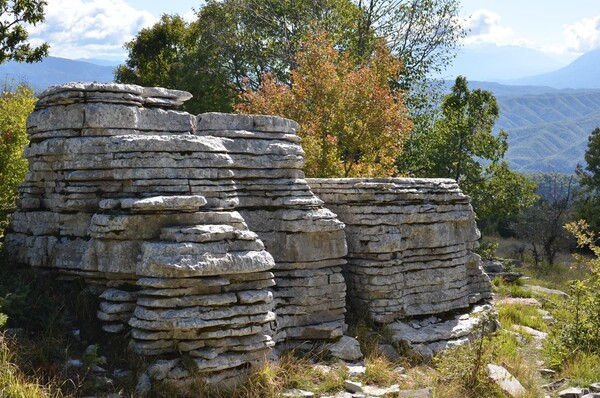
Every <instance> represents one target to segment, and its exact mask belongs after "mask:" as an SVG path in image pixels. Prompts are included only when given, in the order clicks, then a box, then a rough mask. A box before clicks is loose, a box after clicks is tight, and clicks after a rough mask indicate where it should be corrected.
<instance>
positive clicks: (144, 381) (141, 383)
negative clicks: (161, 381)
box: [135, 373, 152, 397]
mask: <svg viewBox="0 0 600 398" xmlns="http://www.w3.org/2000/svg"><path fill="white" fill-rule="evenodd" d="M151 390H152V380H151V379H150V376H148V373H142V375H141V376H140V377H139V378H138V381H137V384H136V386H135V396H136V397H146V396H148V394H150V391H151Z"/></svg>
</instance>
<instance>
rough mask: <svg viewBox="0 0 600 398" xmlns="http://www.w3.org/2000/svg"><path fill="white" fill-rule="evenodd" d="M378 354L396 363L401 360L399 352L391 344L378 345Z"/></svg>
mask: <svg viewBox="0 0 600 398" xmlns="http://www.w3.org/2000/svg"><path fill="white" fill-rule="evenodd" d="M377 352H378V353H379V354H381V355H383V356H384V357H385V358H386V359H387V360H388V361H391V362H395V361H397V360H399V359H400V355H399V354H398V351H396V349H395V348H394V347H393V346H392V345H391V344H379V345H377Z"/></svg>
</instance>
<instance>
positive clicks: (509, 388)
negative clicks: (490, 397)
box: [487, 364, 527, 398]
mask: <svg viewBox="0 0 600 398" xmlns="http://www.w3.org/2000/svg"><path fill="white" fill-rule="evenodd" d="M487 369H488V375H489V378H490V380H491V381H493V382H494V383H496V384H497V385H498V387H500V389H502V391H504V392H505V393H506V394H508V395H510V396H511V397H515V398H516V397H519V396H521V395H524V394H525V393H526V392H527V391H526V390H525V388H524V387H523V386H522V385H521V383H520V382H519V380H517V379H516V378H515V377H514V376H513V375H511V374H510V373H509V372H508V371H507V370H506V369H504V368H503V367H502V366H498V365H494V364H488V365H487Z"/></svg>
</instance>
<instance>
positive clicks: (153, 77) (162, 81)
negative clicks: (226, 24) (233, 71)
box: [115, 6, 235, 113]
mask: <svg viewBox="0 0 600 398" xmlns="http://www.w3.org/2000/svg"><path fill="white" fill-rule="evenodd" d="M204 12H205V13H210V12H212V8H210V7H208V6H207V7H206V8H205V9H204ZM218 20H219V18H217V17H216V16H211V17H210V18H201V19H198V20H197V21H195V22H192V23H188V22H186V21H184V19H183V18H181V17H180V16H178V15H163V16H162V17H161V19H160V21H158V22H157V23H156V24H154V25H153V26H152V27H150V28H146V29H142V30H141V31H140V32H139V33H138V35H137V37H136V38H135V39H133V40H131V41H129V42H127V43H126V44H125V48H126V49H127V50H128V52H129V57H128V59H127V61H126V63H125V65H119V66H118V67H117V69H116V71H115V80H116V81H117V82H119V83H133V84H139V85H142V86H162V87H170V88H179V89H182V90H187V91H190V92H192V93H193V94H194V98H193V99H192V100H191V101H188V102H187V103H186V104H185V106H184V107H185V109H186V110H188V111H189V112H192V113H200V112H205V111H208V110H210V111H224V112H226V111H231V109H232V105H233V101H234V99H235V90H234V89H233V87H232V84H231V83H230V82H229V80H228V77H227V76H226V75H225V73H224V71H223V68H222V67H221V66H220V65H219V64H218V62H219V58H218V57H219V51H220V47H218V46H216V41H215V40H214V38H212V37H211V29H213V26H214V24H216V23H217V21H218Z"/></svg>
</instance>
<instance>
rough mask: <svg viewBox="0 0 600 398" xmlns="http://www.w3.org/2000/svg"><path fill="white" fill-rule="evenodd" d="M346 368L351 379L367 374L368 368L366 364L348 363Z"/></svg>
mask: <svg viewBox="0 0 600 398" xmlns="http://www.w3.org/2000/svg"><path fill="white" fill-rule="evenodd" d="M344 366H346V369H347V372H348V376H349V377H359V376H362V375H364V374H365V373H366V371H367V367H366V366H365V365H364V364H362V363H361V364H352V363H347V364H345V365H344Z"/></svg>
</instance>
